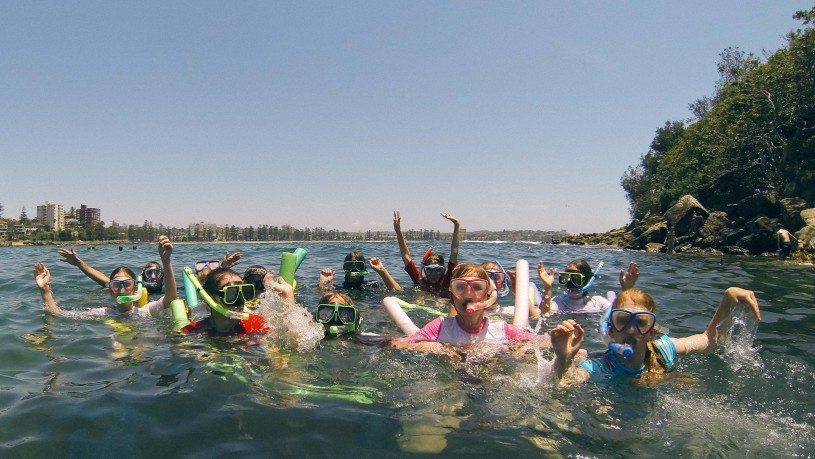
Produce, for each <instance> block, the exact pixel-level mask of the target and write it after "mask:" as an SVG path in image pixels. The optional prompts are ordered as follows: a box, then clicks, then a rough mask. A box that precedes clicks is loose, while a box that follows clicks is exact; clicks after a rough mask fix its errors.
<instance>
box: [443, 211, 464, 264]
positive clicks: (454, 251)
mask: <svg viewBox="0 0 815 459" xmlns="http://www.w3.org/2000/svg"><path fill="white" fill-rule="evenodd" d="M441 216H442V217H444V218H446V219H448V220H450V221H451V222H453V241H452V242H451V243H450V261H449V263H450V265H451V266H455V265H456V264H457V263H458V243H459V242H458V237H459V228H460V226H461V225H460V224H459V222H458V219H457V218H456V217H454V216H452V215H450V214H449V213H447V212H442V214H441Z"/></svg>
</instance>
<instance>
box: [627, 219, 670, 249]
mask: <svg viewBox="0 0 815 459" xmlns="http://www.w3.org/2000/svg"><path fill="white" fill-rule="evenodd" d="M667 235H668V223H667V222H665V221H659V222H658V223H654V224H653V225H651V226H649V227H648V229H646V230H645V231H643V232H642V234H640V235H639V236H638V237H637V238H636V239H634V240H633V241H631V242H630V243H628V245H626V246H625V247H626V248H627V249H634V250H643V249H645V246H646V245H647V244H649V243H651V242H656V243H660V244H662V243H663V242H665V237H666V236H667Z"/></svg>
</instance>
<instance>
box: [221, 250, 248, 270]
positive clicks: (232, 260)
mask: <svg viewBox="0 0 815 459" xmlns="http://www.w3.org/2000/svg"><path fill="white" fill-rule="evenodd" d="M242 257H243V254H242V253H241V252H235V253H232V254H230V253H229V252H226V254H225V255H224V259H223V260H222V261H221V266H223V267H224V268H231V267H233V266H235V265H237V264H238V262H240V261H241V258H242Z"/></svg>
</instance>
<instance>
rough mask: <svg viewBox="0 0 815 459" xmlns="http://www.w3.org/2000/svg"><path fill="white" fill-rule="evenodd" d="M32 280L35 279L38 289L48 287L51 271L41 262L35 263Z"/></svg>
mask: <svg viewBox="0 0 815 459" xmlns="http://www.w3.org/2000/svg"><path fill="white" fill-rule="evenodd" d="M34 280H35V281H37V287H39V288H40V290H44V289H46V288H48V285H49V284H51V271H49V270H48V268H47V267H46V266H45V265H44V264H42V263H37V264H35V265H34Z"/></svg>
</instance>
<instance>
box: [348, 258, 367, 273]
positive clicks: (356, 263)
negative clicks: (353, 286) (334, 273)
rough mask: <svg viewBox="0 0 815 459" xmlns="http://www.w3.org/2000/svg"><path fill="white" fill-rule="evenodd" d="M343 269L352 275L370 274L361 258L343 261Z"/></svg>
mask: <svg viewBox="0 0 815 459" xmlns="http://www.w3.org/2000/svg"><path fill="white" fill-rule="evenodd" d="M342 270H343V271H345V273H346V274H347V275H348V276H350V277H360V276H367V275H368V271H366V270H365V262H364V261H361V260H348V261H346V262H343V264H342Z"/></svg>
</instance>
